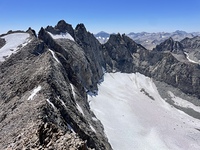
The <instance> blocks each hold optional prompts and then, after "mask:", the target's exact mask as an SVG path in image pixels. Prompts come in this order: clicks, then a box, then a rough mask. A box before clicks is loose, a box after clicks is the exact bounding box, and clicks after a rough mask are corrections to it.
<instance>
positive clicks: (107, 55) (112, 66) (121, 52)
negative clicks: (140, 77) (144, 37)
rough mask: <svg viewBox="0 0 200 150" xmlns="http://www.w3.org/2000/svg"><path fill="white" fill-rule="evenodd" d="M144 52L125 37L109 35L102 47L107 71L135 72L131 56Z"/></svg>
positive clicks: (139, 46) (142, 48)
mask: <svg viewBox="0 0 200 150" xmlns="http://www.w3.org/2000/svg"><path fill="white" fill-rule="evenodd" d="M139 50H146V49H145V48H144V47H142V46H141V45H139V44H137V43H135V42H134V41H133V40H131V39H130V38H129V37H127V36H126V35H120V34H117V35H111V36H110V38H109V40H108V41H107V43H105V44H104V45H103V55H104V59H105V61H106V70H107V71H121V72H129V73H130V72H133V70H135V68H134V64H133V57H132V54H133V53H136V52H137V51H139Z"/></svg>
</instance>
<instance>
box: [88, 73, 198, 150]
mask: <svg viewBox="0 0 200 150" xmlns="http://www.w3.org/2000/svg"><path fill="white" fill-rule="evenodd" d="M166 92H167V91H166ZM170 94H171V96H172V95H173V94H172V93H170ZM88 99H89V103H90V107H91V109H92V110H93V112H94V113H95V115H96V117H97V118H98V119H99V120H100V121H101V122H102V124H103V125H104V128H105V133H106V135H107V137H108V140H109V142H110V143H111V145H112V147H113V149H114V150H122V149H123V150H132V149H137V150H197V149H198V150H199V149H200V132H199V129H200V121H199V120H197V119H195V118H192V117H191V116H189V115H187V114H185V113H183V112H182V111H180V110H177V109H176V108H174V107H173V106H171V105H169V104H168V103H167V102H165V100H164V99H162V98H161V96H160V95H159V93H158V91H157V88H156V86H155V84H154V83H153V81H152V79H150V78H148V77H145V76H144V75H142V74H139V73H136V74H123V73H106V74H105V76H104V82H103V83H102V84H101V85H100V86H99V92H98V95H97V96H96V97H94V96H93V97H91V96H89V95H88ZM177 99H178V98H176V100H177ZM188 103H189V102H187V103H182V104H181V106H183V107H187V106H188ZM184 105H186V106H184ZM196 109H198V108H196Z"/></svg>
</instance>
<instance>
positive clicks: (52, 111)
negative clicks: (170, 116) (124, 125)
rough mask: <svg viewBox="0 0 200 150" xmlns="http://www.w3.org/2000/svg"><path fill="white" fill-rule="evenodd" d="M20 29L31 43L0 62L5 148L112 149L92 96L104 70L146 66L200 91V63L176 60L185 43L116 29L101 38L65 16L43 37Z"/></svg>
mask: <svg viewBox="0 0 200 150" xmlns="http://www.w3.org/2000/svg"><path fill="white" fill-rule="evenodd" d="M20 33H28V34H29V37H28V40H27V43H22V45H21V46H19V47H18V48H17V49H16V53H15V54H11V55H10V56H9V57H3V58H4V61H1V62H0V79H1V80H0V149H23V148H24V149H41V150H42V149H79V150H86V149H96V150H104V149H105V150H106V149H112V148H111V146H110V144H109V142H108V139H107V138H106V136H105V134H104V129H103V126H102V124H101V122H100V121H99V120H98V119H97V118H96V117H95V115H94V114H93V112H92V111H91V110H90V107H89V104H88V99H87V94H90V95H96V94H97V91H98V88H97V85H98V84H99V83H100V82H102V81H103V75H104V72H105V71H107V72H125V73H132V72H133V73H134V72H140V73H141V74H144V75H146V76H149V77H151V78H153V79H155V80H157V81H159V82H164V83H166V84H168V85H171V86H173V87H175V88H177V89H180V90H181V91H182V92H184V93H186V94H187V95H189V96H193V97H196V99H199V98H200V92H199V91H200V66H199V64H198V63H192V62H190V61H189V60H188V58H187V56H186V55H184V53H181V55H182V54H183V55H182V57H181V61H180V60H179V59H177V58H179V57H176V55H177V54H176V55H175V54H174V52H176V51H177V49H182V46H181V44H177V43H175V44H174V42H173V41H168V42H166V43H162V44H161V45H160V46H158V47H156V48H155V49H154V50H153V51H148V50H146V49H145V48H144V47H143V46H142V45H140V44H137V43H135V42H134V41H133V40H132V39H130V38H129V37H127V36H126V35H120V34H117V35H111V36H110V38H109V40H108V42H107V43H105V44H103V45H101V44H100V43H99V42H98V41H97V40H96V38H95V37H94V36H93V34H91V33H90V32H88V31H87V30H86V28H85V26H84V25H83V24H78V25H77V26H76V28H75V29H73V28H72V26H71V25H70V24H67V23H66V22H65V21H63V20H61V21H59V22H58V24H57V25H56V26H55V27H52V26H48V27H46V28H41V30H40V31H39V34H38V37H36V35H35V33H34V30H32V29H29V30H28V31H27V32H22V31H20ZM9 34H13V32H10V33H9ZM4 36H5V35H2V36H1V38H0V48H3V47H4V46H5V45H6V41H5V40H4ZM169 40H172V39H169ZM184 43H185V44H187V43H188V42H183V44H184ZM174 46H175V47H174ZM166 47H167V50H165V48H166ZM184 47H186V46H184ZM184 47H183V48H184ZM169 48H170V49H169ZM195 48H196V47H195ZM168 49H169V50H168ZM0 50H1V49H0ZM195 50H196V51H198V52H199V50H198V48H196V49H195ZM193 103H195V104H196V105H199V102H198V100H197V101H195V102H193Z"/></svg>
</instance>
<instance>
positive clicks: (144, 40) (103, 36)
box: [95, 30, 200, 50]
mask: <svg viewBox="0 0 200 150" xmlns="http://www.w3.org/2000/svg"><path fill="white" fill-rule="evenodd" d="M198 35H200V32H192V33H187V32H185V31H180V30H177V31H175V32H171V33H170V32H157V33H148V32H139V33H134V32H131V33H129V34H127V36H129V37H130V38H132V39H133V40H134V41H135V42H136V43H138V44H141V45H143V46H144V47H145V48H147V49H149V50H152V49H153V48H155V47H156V45H158V44H160V43H162V42H164V41H165V40H166V39H168V38H170V37H171V38H172V39H173V40H175V41H181V40H183V39H184V38H186V37H188V38H193V37H195V36H198ZM109 36H110V34H109V33H106V32H104V31H101V32H99V33H97V34H95V37H96V38H97V39H98V40H99V42H100V43H102V44H103V43H106V42H107V41H108V39H109Z"/></svg>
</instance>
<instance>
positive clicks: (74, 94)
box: [70, 83, 76, 100]
mask: <svg viewBox="0 0 200 150" xmlns="http://www.w3.org/2000/svg"><path fill="white" fill-rule="evenodd" d="M70 87H71V89H72V95H73V97H74V99H75V100H76V93H75V90H74V85H73V84H71V83H70Z"/></svg>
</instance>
